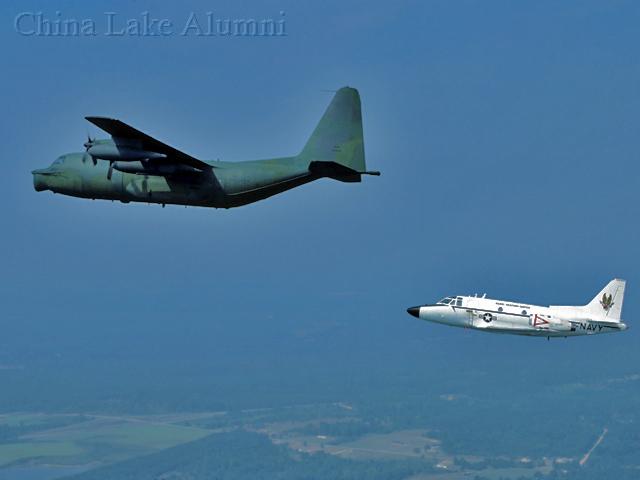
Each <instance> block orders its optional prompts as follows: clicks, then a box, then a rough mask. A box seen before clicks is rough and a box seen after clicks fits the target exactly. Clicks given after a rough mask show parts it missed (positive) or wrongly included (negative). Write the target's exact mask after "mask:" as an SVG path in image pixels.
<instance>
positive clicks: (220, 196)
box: [32, 87, 380, 208]
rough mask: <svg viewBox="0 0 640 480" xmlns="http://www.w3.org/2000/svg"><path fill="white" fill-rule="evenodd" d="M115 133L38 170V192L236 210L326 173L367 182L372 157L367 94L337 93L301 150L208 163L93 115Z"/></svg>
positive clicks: (35, 174)
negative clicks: (366, 133) (363, 104)
mask: <svg viewBox="0 0 640 480" xmlns="http://www.w3.org/2000/svg"><path fill="white" fill-rule="evenodd" d="M86 119H87V120H89V121H90V122H91V123H93V124H94V125H97V126H98V127H100V128H101V129H102V130H104V131H106V132H107V133H109V134H110V135H111V139H109V140H92V139H91V138H89V139H88V141H87V142H86V143H85V144H84V146H85V149H86V151H85V152H80V153H69V154H66V155H62V156H61V157H60V158H58V159H57V160H56V161H55V162H53V164H52V165H51V166H50V167H48V168H45V169H41V170H34V171H33V172H32V173H33V183H34V187H35V189H36V191H38V192H39V191H43V190H51V191H52V192H54V193H61V194H63V195H71V196H74V197H81V198H91V199H96V198H100V199H106V200H120V201H121V202H124V203H128V202H147V203H159V204H162V206H164V205H165V204H167V203H169V204H177V205H194V206H202V207H217V208H218V207H220V208H230V207H238V206H240V205H246V204H248V203H252V202H256V201H258V200H263V199H265V198H267V197H270V196H272V195H275V194H277V193H281V192H284V191H286V190H289V189H291V188H294V187H298V186H300V185H303V184H305V183H308V182H312V181H313V180H317V179H319V178H323V177H328V178H333V179H335V180H339V181H341V182H360V181H361V177H362V175H364V174H369V175H380V172H373V171H367V170H366V166H365V160H364V141H363V136H362V114H361V111H360V95H359V94H358V91H357V90H356V89H354V88H349V87H344V88H341V89H340V90H338V91H337V93H336V94H335V96H334V97H333V100H332V101H331V103H330V104H329V107H328V108H327V110H326V111H325V113H324V115H323V117H322V119H321V120H320V123H319V124H318V126H317V127H316V129H315V130H314V132H313V134H312V135H311V138H309V141H308V142H307V144H306V145H305V146H304V148H303V149H302V152H300V154H298V155H296V156H294V157H282V158H271V159H267V160H253V161H246V162H221V161H206V162H205V161H202V160H198V159H196V158H194V157H192V156H190V155H187V154H186V153H184V152H181V151H179V150H176V149H175V148H172V147H170V146H168V145H166V144H164V143H162V142H160V141H158V140H156V139H155V138H152V137H150V136H148V135H146V134H144V133H142V132H140V131H138V130H136V129H135V128H133V127H130V126H129V125H127V124H125V123H123V122H121V121H120V120H115V119H111V118H105V117H86Z"/></svg>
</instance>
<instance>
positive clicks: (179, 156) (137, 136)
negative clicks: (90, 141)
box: [84, 117, 212, 170]
mask: <svg viewBox="0 0 640 480" xmlns="http://www.w3.org/2000/svg"><path fill="white" fill-rule="evenodd" d="M84 118H86V119H87V120H89V121H90V122H91V123H93V124H94V125H95V126H97V127H98V128H101V129H102V130H104V131H105V132H107V133H108V134H109V135H111V136H112V137H113V139H114V141H115V142H116V143H118V139H123V140H130V141H131V140H133V141H135V142H137V144H138V145H139V148H140V149H141V150H149V151H151V152H157V153H163V154H165V155H166V156H167V160H168V161H169V162H175V163H181V164H183V165H188V166H189V167H193V168H195V169H198V170H209V169H211V168H212V166H211V165H209V164H208V163H205V162H203V161H202V160H198V159H197V158H193V157H192V156H191V155H188V154H186V153H184V152H181V151H180V150H177V149H175V148H173V147H171V146H169V145H167V144H165V143H162V142H161V141H159V140H156V139H155V138H153V137H150V136H149V135H147V134H146V133H142V132H141V131H140V130H137V129H135V128H133V127H132V126H130V125H127V124H126V123H124V122H122V121H120V120H117V119H115V118H107V117H84Z"/></svg>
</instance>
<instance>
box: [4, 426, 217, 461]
mask: <svg viewBox="0 0 640 480" xmlns="http://www.w3.org/2000/svg"><path fill="white" fill-rule="evenodd" d="M65 417H67V416H64V415H24V414H16V415H4V416H2V417H0V423H1V424H4V425H11V426H20V427H25V426H28V428H29V433H27V434H24V435H22V436H20V437H19V438H18V439H17V440H15V441H11V442H8V443H4V444H0V466H5V465H9V464H18V463H24V462H26V461H29V462H31V463H38V464H44V463H56V464H64V465H77V464H84V463H89V462H92V463H93V462H96V463H100V464H103V463H111V462H115V461H119V460H123V459H126V458H130V457H132V456H137V455H144V454H147V453H152V452H155V451H158V450H162V449H165V448H169V447H173V446H175V445H179V444H181V443H185V442H190V441H193V440H197V439H199V438H202V437H203V436H205V435H207V434H208V433H210V432H209V431H207V430H205V429H202V428H197V427H186V426H180V425H174V424H171V423H164V422H160V421H158V420H155V419H154V420H148V421H147V420H144V419H141V418H136V417H107V416H90V415H89V416H85V417H83V418H86V420H85V421H81V422H77V423H73V422H72V423H70V424H67V423H65V422H61V421H60V420H61V419H65ZM67 419H68V418H67ZM52 425H53V426H54V427H53V428H50V427H51V426H52ZM59 425H62V426H59ZM38 426H41V427H42V428H41V429H38Z"/></svg>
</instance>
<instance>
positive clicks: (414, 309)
mask: <svg viewBox="0 0 640 480" xmlns="http://www.w3.org/2000/svg"><path fill="white" fill-rule="evenodd" d="M407 313H408V314H409V315H413V316H414V317H416V318H420V307H409V308H407Z"/></svg>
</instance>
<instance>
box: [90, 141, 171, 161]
mask: <svg viewBox="0 0 640 480" xmlns="http://www.w3.org/2000/svg"><path fill="white" fill-rule="evenodd" d="M87 153H88V154H89V155H91V156H92V157H93V158H100V159H102V160H109V161H110V162H114V161H122V162H135V161H137V160H147V159H148V160H157V159H162V158H167V156H166V155H165V154H164V153H158V152H151V151H148V150H139V149H136V148H131V147H126V146H118V145H117V144H114V143H99V144H97V145H92V146H91V147H89V148H88V149H87Z"/></svg>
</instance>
